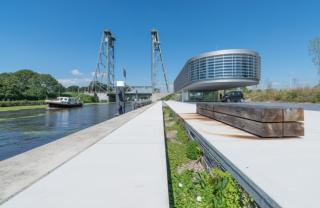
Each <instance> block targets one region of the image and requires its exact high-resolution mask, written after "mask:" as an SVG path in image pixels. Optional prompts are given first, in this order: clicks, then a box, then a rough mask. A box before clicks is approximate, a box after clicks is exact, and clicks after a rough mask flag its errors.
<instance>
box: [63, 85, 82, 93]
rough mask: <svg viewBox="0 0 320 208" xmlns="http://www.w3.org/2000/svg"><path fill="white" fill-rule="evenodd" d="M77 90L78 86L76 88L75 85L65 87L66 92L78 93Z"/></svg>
mask: <svg viewBox="0 0 320 208" xmlns="http://www.w3.org/2000/svg"><path fill="white" fill-rule="evenodd" d="M79 89H80V87H79V86H77V85H72V86H69V87H67V89H66V90H67V92H78V91H79Z"/></svg>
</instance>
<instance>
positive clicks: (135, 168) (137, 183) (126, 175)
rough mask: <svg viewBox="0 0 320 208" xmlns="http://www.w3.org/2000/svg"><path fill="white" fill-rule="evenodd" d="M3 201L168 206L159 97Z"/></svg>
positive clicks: (8, 204) (11, 203)
mask: <svg viewBox="0 0 320 208" xmlns="http://www.w3.org/2000/svg"><path fill="white" fill-rule="evenodd" d="M117 139H119V141H117ZM2 207H4V208H9V207H11V208H13V207H32V208H37V207H39V208H40V207H41V208H43V207H46V208H53V207H54V208H56V207H68V208H69V207H77V208H81V207H115V208H117V207H139V208H140V207H141V208H143V207H148V208H149V207H169V195H168V184H167V169H166V153H165V141H164V128H163V120H162V105H161V103H160V102H159V103H157V104H155V105H154V106H152V107H150V108H149V109H147V110H146V111H144V112H143V113H141V114H139V115H138V116H137V117H135V118H134V119H132V120H130V121H129V122H127V123H125V124H124V125H123V126H122V127H120V128H118V129H117V130H115V131H114V132H112V133H111V134H109V135H108V136H106V137H105V138H104V139H102V140H101V141H100V142H98V143H96V144H95V145H93V146H91V147H90V148H88V149H87V150H85V151H84V152H82V153H81V154H79V155H78V156H77V157H74V158H73V159H72V160H70V161H68V162H67V163H65V164H64V165H62V166H61V167H59V168H57V169H56V170H55V171H53V172H52V173H50V174H49V175H47V176H46V177H44V178H42V179H40V180H39V181H37V182H36V183H34V184H33V185H32V186H30V187H28V188H27V189H26V190H24V191H23V192H21V193H19V194H17V195H16V196H15V197H13V198H12V199H10V200H9V201H7V202H6V203H4V204H3V205H2Z"/></svg>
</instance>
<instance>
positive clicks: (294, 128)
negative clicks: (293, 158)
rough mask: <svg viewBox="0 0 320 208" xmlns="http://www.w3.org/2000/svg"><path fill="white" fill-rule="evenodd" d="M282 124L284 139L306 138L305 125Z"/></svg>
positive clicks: (296, 123) (299, 123)
mask: <svg viewBox="0 0 320 208" xmlns="http://www.w3.org/2000/svg"><path fill="white" fill-rule="evenodd" d="M282 124H283V136H284V137H297V136H304V124H303V123H302V122H287V123H282Z"/></svg>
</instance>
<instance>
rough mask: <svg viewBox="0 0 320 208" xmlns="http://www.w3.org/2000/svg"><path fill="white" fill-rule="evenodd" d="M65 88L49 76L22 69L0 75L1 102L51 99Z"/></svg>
mask: <svg viewBox="0 0 320 208" xmlns="http://www.w3.org/2000/svg"><path fill="white" fill-rule="evenodd" d="M64 90H65V88H64V87H63V86H62V85H61V84H60V83H59V82H58V81H57V80H56V79H54V78H53V77H52V76H51V75H49V74H39V73H36V72H34V71H31V70H28V69H23V70H19V71H17V72H14V73H2V74H0V99H1V100H39V99H44V98H46V97H49V98H52V97H56V96H57V95H59V93H62V92H64Z"/></svg>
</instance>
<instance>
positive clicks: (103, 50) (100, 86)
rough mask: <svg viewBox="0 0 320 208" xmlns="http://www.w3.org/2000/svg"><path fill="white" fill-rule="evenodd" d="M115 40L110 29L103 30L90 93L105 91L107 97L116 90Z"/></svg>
mask: <svg viewBox="0 0 320 208" xmlns="http://www.w3.org/2000/svg"><path fill="white" fill-rule="evenodd" d="M115 40H116V39H115V37H114V36H113V35H112V32H111V31H110V30H104V31H103V33H102V37H101V41H100V47H99V54H98V61H97V66H96V71H95V73H94V77H93V81H92V82H91V84H90V86H89V88H90V93H97V94H98V93H99V94H101V93H103V94H105V95H106V97H107V96H108V94H112V93H114V91H115V56H114V43H115Z"/></svg>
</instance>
